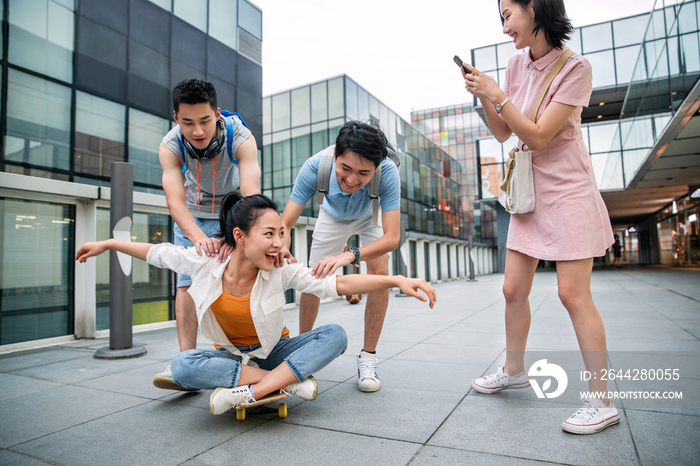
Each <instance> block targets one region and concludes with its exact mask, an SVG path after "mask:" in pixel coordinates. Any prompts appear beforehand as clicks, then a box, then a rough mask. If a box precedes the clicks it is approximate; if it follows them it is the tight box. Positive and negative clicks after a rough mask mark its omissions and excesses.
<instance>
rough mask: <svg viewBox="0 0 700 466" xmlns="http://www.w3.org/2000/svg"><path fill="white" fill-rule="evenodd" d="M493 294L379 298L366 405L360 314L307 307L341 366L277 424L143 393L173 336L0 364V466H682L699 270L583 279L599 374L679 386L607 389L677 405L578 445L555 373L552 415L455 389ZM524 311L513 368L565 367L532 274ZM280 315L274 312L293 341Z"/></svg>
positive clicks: (494, 325) (456, 286)
mask: <svg viewBox="0 0 700 466" xmlns="http://www.w3.org/2000/svg"><path fill="white" fill-rule="evenodd" d="M502 280H503V277H502V275H489V276H483V277H478V281H476V282H473V283H469V282H466V281H464V280H460V281H451V282H446V283H441V284H438V285H436V289H437V291H438V305H437V306H436V307H435V309H433V310H431V309H429V308H428V307H427V305H425V304H423V303H420V302H418V301H417V300H413V299H410V298H401V297H395V296H394V294H395V293H393V292H392V297H391V300H390V304H389V312H388V314H387V319H386V324H385V326H384V332H383V334H382V339H381V341H380V346H379V352H378V356H379V358H380V361H381V363H380V366H379V375H380V378H381V381H382V388H381V390H380V391H379V392H376V393H373V394H366V393H361V392H359V391H358V390H357V388H356V365H355V356H356V355H357V353H358V352H359V351H360V349H361V346H362V332H363V310H364V306H363V305H362V304H360V305H350V304H348V303H346V302H345V301H344V300H342V301H341V300H338V301H333V302H330V303H326V304H323V305H322V307H321V312H320V314H319V319H318V322H317V324H318V325H321V324H325V323H331V322H334V323H338V324H341V325H343V327H345V329H346V330H347V332H348V336H349V337H350V343H349V347H348V351H347V352H346V353H345V354H344V355H343V356H341V357H340V358H339V359H338V360H336V361H335V362H333V363H332V364H331V365H330V366H328V367H327V368H325V369H324V370H323V371H321V372H319V373H318V374H316V378H317V380H318V381H319V388H320V390H319V391H320V393H319V396H318V399H317V400H316V401H313V402H305V401H303V400H299V399H291V398H290V399H289V400H288V401H289V403H288V405H289V415H288V417H287V418H286V419H279V418H277V417H276V416H275V415H274V414H269V413H259V414H255V413H250V412H249V413H248V416H247V419H246V420H245V421H243V422H239V421H237V420H236V417H235V413H234V412H233V411H231V412H229V413H226V414H224V415H221V416H211V415H210V414H209V413H208V399H209V393H210V392H206V391H204V392H196V393H183V392H169V391H164V390H159V389H157V388H155V387H153V386H152V385H151V378H152V377H153V375H154V374H155V373H157V372H160V371H162V370H163V369H164V368H165V366H166V365H167V362H168V360H169V359H170V358H171V357H172V356H173V355H174V354H175V352H176V351H177V348H178V346H177V336H176V333H175V329H174V328H168V329H162V330H156V331H149V332H143V333H137V334H135V335H134V342H135V343H137V344H143V345H145V346H146V348H147V350H148V354H147V355H146V356H144V357H141V358H137V359H129V360H120V361H102V360H96V359H94V358H93V354H94V352H95V350H96V349H98V348H100V347H103V346H105V345H106V344H107V340H106V339H102V340H92V341H76V342H72V343H69V344H63V345H59V346H54V347H49V348H42V349H37V350H31V351H23V352H17V353H12V354H6V355H2V356H0V388H1V389H0V465H35V466H39V465H48V464H53V465H56V464H58V465H180V464H182V465H188V466H190V465H192V466H194V465H215V464H216V465H218V464H235V465H274V464H289V465H297V464H298V465H315V464H323V465H328V464H343V465H375V464H376V465H409V464H410V465H413V466H417V465H421V466H423V465H445V464H450V465H452V464H479V465H484V466H487V465H521V464H522V465H533V466H534V465H537V464H541V465H544V464H565V465H589V464H603V465H604V464H613V465H615V466H622V465H645V466H646V465H658V464H669V465H670V464H674V465H675V464H700V443H699V442H698V438H699V437H698V433H699V432H700V370H699V369H700V363H698V361H699V360H700V359H698V356H700V270H697V269H671V268H663V267H645V268H633V267H630V268H623V269H596V270H595V271H594V274H593V279H592V290H593V295H594V299H595V301H596V304H597V305H598V307H599V309H600V312H601V315H602V316H603V320H604V322H605V325H606V332H607V338H608V347H609V350H610V360H611V364H612V366H613V367H615V365H616V364H617V365H620V364H627V363H629V361H630V360H632V361H633V362H635V363H637V364H638V366H639V368H642V367H644V365H645V364H649V365H653V364H657V365H658V364H671V365H672V366H674V367H669V368H670V369H673V368H678V369H679V371H680V372H679V374H680V378H679V380H678V381H673V382H668V381H663V383H662V382H660V381H655V382H651V381H647V382H645V383H644V384H642V385H640V386H636V385H634V386H633V385H629V384H630V383H631V382H629V381H628V382H627V384H628V385H625V384H624V383H623V382H624V381H616V382H614V388H616V389H619V390H623V389H625V390H626V389H629V388H630V387H632V388H635V389H637V388H639V387H643V388H644V389H645V390H647V389H650V390H671V389H672V390H674V391H682V393H683V399H682V400H671V401H666V402H664V403H656V402H650V401H646V402H644V401H635V400H619V401H618V403H617V406H618V408H619V409H620V414H621V421H620V424H619V425H618V426H614V427H611V428H609V429H607V430H605V431H604V432H602V433H600V434H597V435H592V436H575V435H570V434H567V433H564V432H562V431H561V429H560V424H561V422H562V420H564V419H565V418H566V417H568V416H569V415H570V414H572V413H573V411H575V410H576V409H577V408H578V406H579V405H580V401H579V400H578V396H577V395H578V392H577V391H576V389H577V388H581V387H582V385H581V384H582V383H583V382H581V381H580V380H579V379H580V377H579V376H580V372H579V371H578V370H577V369H568V370H567V374H568V375H569V381H570V382H569V388H567V392H566V396H564V397H562V399H561V400H560V401H557V400H550V399H538V398H537V396H536V394H535V392H534V390H532V389H526V390H520V391H518V392H517V393H516V394H510V393H507V392H504V393H501V394H498V395H493V396H485V395H481V394H478V393H475V392H474V391H473V390H471V389H470V385H469V382H470V380H471V379H472V378H475V377H478V376H480V375H482V374H484V373H491V372H493V371H494V370H495V369H494V368H495V367H497V365H498V364H501V363H502V362H503V360H504V358H505V336H504V319H503V308H504V301H503V297H502V295H501V292H500V288H501V285H502ZM531 307H532V314H533V318H532V326H531V332H530V339H529V345H528V351H531V352H533V354H534V355H535V356H536V357H539V356H540V355H542V354H543V352H544V351H548V352H549V353H547V354H548V355H549V357H550V360H555V359H556V358H557V357H559V356H560V355H565V354H567V355H572V354H573V355H575V356H576V355H578V358H579V359H580V354H579V353H577V351H578V350H577V348H578V347H577V343H576V337H575V334H574V331H573V328H572V326H571V323H570V321H569V318H568V315H567V313H566V311H565V310H564V308H563V307H562V305H561V303H560V302H559V300H558V298H557V290H556V274H555V273H554V272H553V271H548V270H542V271H539V272H538V273H537V274H536V277H535V283H534V286H533V290H532V294H531ZM297 314H298V311H297V309H296V308H293V309H289V310H287V311H285V316H286V318H287V323H288V326H289V328H290V330H291V331H292V333H293V334H294V333H295V331H296V329H297V327H298V325H297V324H298V315H297ZM198 346H200V347H207V346H208V343H207V342H206V341H205V340H203V339H201V340H200V341H199V342H198ZM616 361H617V362H616ZM654 361H656V362H654ZM661 368H664V369H665V368H666V367H661ZM639 383H640V384H641V382H639ZM612 385H613V382H611V386H609V389H612ZM540 386H542V384H541V383H540ZM583 387H584V389H585V386H583ZM550 391H551V389H550Z"/></svg>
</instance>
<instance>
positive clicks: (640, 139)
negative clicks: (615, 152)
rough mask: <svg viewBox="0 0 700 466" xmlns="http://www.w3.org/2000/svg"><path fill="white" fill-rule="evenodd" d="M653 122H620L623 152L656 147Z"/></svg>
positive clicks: (649, 119) (641, 119)
mask: <svg viewBox="0 0 700 466" xmlns="http://www.w3.org/2000/svg"><path fill="white" fill-rule="evenodd" d="M651 121H652V120H651V118H640V119H635V120H632V121H630V120H623V121H622V122H620V134H622V148H623V150H629V149H640V148H649V147H651V146H653V145H654V133H653V131H652V128H651Z"/></svg>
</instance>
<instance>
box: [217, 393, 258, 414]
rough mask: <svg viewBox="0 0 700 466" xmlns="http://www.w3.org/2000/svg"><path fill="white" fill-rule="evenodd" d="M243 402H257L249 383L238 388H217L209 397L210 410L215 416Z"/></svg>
mask: <svg viewBox="0 0 700 466" xmlns="http://www.w3.org/2000/svg"><path fill="white" fill-rule="evenodd" d="M243 403H255V397H254V396H253V392H251V390H250V386H249V385H241V386H240V387H236V388H217V389H216V390H214V393H212V394H211V397H209V412H210V413H211V414H213V415H214V416H218V415H219V414H223V413H225V412H226V411H228V410H229V409H231V408H233V407H235V406H240V405H241V404H243Z"/></svg>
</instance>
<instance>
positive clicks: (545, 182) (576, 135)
mask: <svg viewBox="0 0 700 466" xmlns="http://www.w3.org/2000/svg"><path fill="white" fill-rule="evenodd" d="M566 50H567V48H566V47H564V48H563V49H554V50H552V51H551V52H549V53H548V54H547V55H545V56H544V57H542V58H540V59H539V60H537V61H535V62H533V61H532V58H531V57H530V53H529V52H526V53H523V54H520V55H517V56H515V57H513V58H511V59H510V61H509V62H508V67H507V68H506V76H505V83H504V86H503V90H504V92H505V93H506V95H507V96H508V97H509V98H510V100H511V101H512V102H513V104H515V106H516V107H517V108H518V109H520V111H521V112H522V113H523V114H524V115H525V116H526V117H528V118H529V117H530V115H531V114H532V109H533V108H534V106H535V102H536V101H537V97H538V96H539V94H540V91H541V90H542V86H543V85H544V82H545V81H546V80H547V78H548V77H549V74H550V72H551V71H552V69H553V68H554V65H555V64H556V62H557V60H558V59H559V57H560V56H561V55H562V54H563V53H564V52H565V51H566ZM530 80H532V82H531V83H530ZM592 81H593V77H592V71H591V65H590V64H589V63H588V61H587V60H586V59H585V58H584V57H583V56H581V55H580V54H575V55H573V56H572V57H571V58H569V60H568V61H567V62H566V64H565V65H564V67H563V68H562V70H561V71H560V72H559V74H558V75H557V77H556V78H554V81H553V82H552V85H551V86H550V88H549V90H548V91H547V93H546V94H545V97H544V100H543V101H542V105H541V106H540V110H539V112H538V114H537V120H538V121H539V119H540V118H541V117H542V115H543V113H544V111H545V110H546V108H547V105H549V103H550V102H552V101H554V102H560V103H562V104H566V105H573V106H576V107H577V108H576V110H574V113H572V114H571V116H570V117H569V119H568V120H567V121H566V123H565V124H564V126H563V127H562V128H561V129H560V130H559V132H558V133H557V134H556V135H554V137H553V138H552V139H551V140H550V141H549V142H548V143H547V144H546V145H545V146H544V147H542V148H541V149H539V150H536V151H534V152H533V154H532V172H533V178H534V183H535V210H534V211H533V212H530V213H527V214H513V215H511V218H510V226H509V229H508V242H507V244H506V246H507V248H508V249H513V250H515V251H518V252H521V253H523V254H527V255H528V256H531V257H535V258H537V259H544V260H550V261H565V260H576V259H587V258H591V257H597V256H602V255H604V254H605V250H606V249H607V248H608V247H609V246H610V245H611V244H612V243H613V232H612V227H611V225H610V217H609V216H608V210H607V208H606V207H605V203H604V202H603V198H602V196H601V195H600V192H599V191H598V186H597V184H596V180H595V174H594V173H593V165H592V163H591V156H590V155H589V154H588V151H587V150H586V146H585V145H584V144H583V138H582V135H581V111H582V110H583V108H582V107H584V106H586V107H587V106H588V102H589V100H590V97H591V92H592V89H593V85H592ZM529 83H530V91H529V93H528V84H529ZM526 95H527V102H525V99H526ZM518 145H519V147H521V148H522V145H523V142H522V141H518ZM509 149H510V148H509Z"/></svg>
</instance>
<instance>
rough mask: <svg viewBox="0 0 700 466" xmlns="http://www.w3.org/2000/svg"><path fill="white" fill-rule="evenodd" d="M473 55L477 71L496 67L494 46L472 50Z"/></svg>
mask: <svg viewBox="0 0 700 466" xmlns="http://www.w3.org/2000/svg"><path fill="white" fill-rule="evenodd" d="M472 54H473V56H474V63H473V66H474V68H476V69H478V70H479V71H491V70H495V69H496V68H497V67H498V64H497V62H496V46H495V45H492V46H489V47H483V48H480V49H474V50H472Z"/></svg>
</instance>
